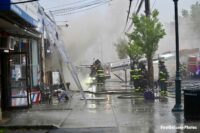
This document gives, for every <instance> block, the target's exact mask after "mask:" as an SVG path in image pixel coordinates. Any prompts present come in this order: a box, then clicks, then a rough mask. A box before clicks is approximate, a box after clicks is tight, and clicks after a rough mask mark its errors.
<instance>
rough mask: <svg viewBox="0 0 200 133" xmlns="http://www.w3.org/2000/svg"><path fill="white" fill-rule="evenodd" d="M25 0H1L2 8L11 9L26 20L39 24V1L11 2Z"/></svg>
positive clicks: (0, 6)
mask: <svg viewBox="0 0 200 133" xmlns="http://www.w3.org/2000/svg"><path fill="white" fill-rule="evenodd" d="M22 1H24V0H4V1H1V2H0V10H7V11H8V10H10V11H13V12H15V13H16V14H17V15H19V16H20V17H21V18H23V19H24V20H25V21H27V22H29V23H30V24H32V25H33V26H37V25H38V6H39V4H38V2H28V3H20V4H10V3H16V2H22Z"/></svg>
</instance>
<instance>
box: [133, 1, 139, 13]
mask: <svg viewBox="0 0 200 133" xmlns="http://www.w3.org/2000/svg"><path fill="white" fill-rule="evenodd" d="M138 3H139V0H137V3H136V4H135V8H134V12H135V10H136V8H137V6H138Z"/></svg>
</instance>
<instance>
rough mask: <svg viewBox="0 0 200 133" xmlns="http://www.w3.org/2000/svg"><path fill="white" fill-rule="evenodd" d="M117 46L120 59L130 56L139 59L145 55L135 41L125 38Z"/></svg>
mask: <svg viewBox="0 0 200 133" xmlns="http://www.w3.org/2000/svg"><path fill="white" fill-rule="evenodd" d="M115 47H116V51H117V54H118V57H119V58H120V59H124V58H127V57H129V58H130V59H131V60H134V61H138V60H139V59H140V58H141V57H142V55H143V52H142V50H141V48H140V47H138V45H135V44H134V42H133V41H132V42H128V41H127V40H125V39H120V40H119V41H118V43H116V44H115Z"/></svg>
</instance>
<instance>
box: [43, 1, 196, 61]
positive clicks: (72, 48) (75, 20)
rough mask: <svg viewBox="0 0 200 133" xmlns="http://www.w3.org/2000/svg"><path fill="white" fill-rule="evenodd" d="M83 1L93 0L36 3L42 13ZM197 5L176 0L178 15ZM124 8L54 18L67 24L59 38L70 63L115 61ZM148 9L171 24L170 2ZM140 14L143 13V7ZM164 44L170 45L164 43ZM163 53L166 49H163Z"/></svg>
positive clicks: (106, 7)
mask: <svg viewBox="0 0 200 133" xmlns="http://www.w3.org/2000/svg"><path fill="white" fill-rule="evenodd" d="M83 1H97V0H40V3H41V5H42V6H43V7H44V8H45V9H49V8H50V9H51V10H55V9H56V8H54V9H53V8H52V7H55V6H60V7H59V8H63V7H64V6H65V5H68V7H70V6H69V4H70V3H76V5H81V4H82V2H83ZM197 1H200V0H179V11H181V10H182V9H187V10H189V9H190V6H191V4H194V3H195V2H197ZM136 3H137V0H133V4H132V12H133V11H134V9H135V5H136ZM128 5H129V0H112V2H110V3H109V4H105V5H103V6H99V7H96V8H93V9H90V10H87V11H84V12H79V13H77V14H72V15H64V16H59V17H56V21H62V20H67V21H68V22H67V23H68V24H69V27H68V28H66V27H65V28H64V33H63V35H64V36H65V37H64V41H65V44H66V48H67V49H69V53H70V55H71V57H72V59H73V60H74V61H77V63H79V64H82V62H87V63H91V62H92V61H93V59H94V58H96V59H97V58H98V59H101V60H103V61H104V62H109V61H113V60H118V57H117V53H116V51H115V49H116V48H115V46H114V44H115V43H116V42H117V40H118V39H119V38H123V37H124V36H125V34H124V26H125V22H126V17H127V10H128ZM71 7H72V6H71ZM151 8H153V9H155V8H156V9H158V10H159V12H160V15H159V17H160V19H161V21H162V22H163V23H164V24H166V23H167V22H170V21H173V20H174V3H173V0H151ZM57 9H58V8H57ZM140 13H144V5H143V8H142V9H141V11H140ZM180 15H181V14H180ZM129 23H130V21H129ZM129 25H130V24H129ZM166 43H167V44H169V43H170V42H168V40H167V41H166ZM163 45H164V44H163ZM171 45H174V44H171ZM160 48H162V46H161V47H160ZM170 48H171V47H170ZM164 50H168V49H165V48H164ZM160 51H162V52H164V51H163V50H160Z"/></svg>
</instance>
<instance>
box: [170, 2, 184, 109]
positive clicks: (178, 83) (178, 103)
mask: <svg viewBox="0 0 200 133" xmlns="http://www.w3.org/2000/svg"><path fill="white" fill-rule="evenodd" d="M173 1H174V12H175V34H176V79H175V87H176V104H175V105H174V108H173V109H172V111H173V112H178V111H183V108H182V105H181V77H180V71H179V29H178V0H173Z"/></svg>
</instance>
